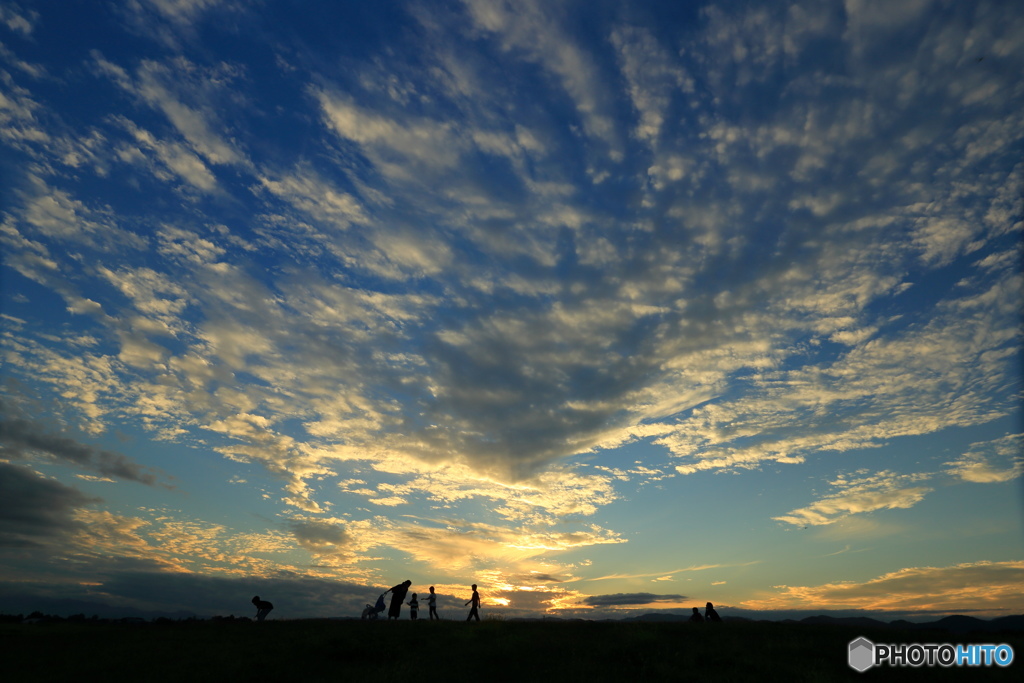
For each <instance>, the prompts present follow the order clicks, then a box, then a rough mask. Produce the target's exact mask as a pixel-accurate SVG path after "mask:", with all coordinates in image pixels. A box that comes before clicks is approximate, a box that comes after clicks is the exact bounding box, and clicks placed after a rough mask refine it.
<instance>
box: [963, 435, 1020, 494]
mask: <svg viewBox="0 0 1024 683" xmlns="http://www.w3.org/2000/svg"><path fill="white" fill-rule="evenodd" d="M946 464H947V465H949V466H950V469H948V470H947V473H949V474H951V475H953V476H955V477H959V478H960V479H962V480H964V481H969V482H975V483H978V484H995V483H1000V482H1006V481H1012V480H1013V479H1016V478H1018V477H1020V476H1021V474H1024V434H1008V435H1007V436H1004V437H1002V438H1001V439H996V440H995V441H985V442H979V443H974V444H971V448H970V449H969V450H968V451H967V452H966V453H964V454H963V455H962V456H961V457H960V458H958V459H956V460H954V461H952V462H947V463H946Z"/></svg>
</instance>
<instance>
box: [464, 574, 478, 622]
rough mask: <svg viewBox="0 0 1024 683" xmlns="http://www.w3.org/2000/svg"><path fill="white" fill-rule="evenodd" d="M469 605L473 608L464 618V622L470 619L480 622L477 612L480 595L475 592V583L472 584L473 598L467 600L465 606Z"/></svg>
mask: <svg viewBox="0 0 1024 683" xmlns="http://www.w3.org/2000/svg"><path fill="white" fill-rule="evenodd" d="M470 603H472V604H473V607H471V608H470V610H469V616H468V617H466V621H470V620H471V619H476V620H477V621H480V612H479V611H478V610H479V609H480V594H479V593H477V592H476V584H475V583H474V584H473V597H471V598H470V599H469V602H467V603H466V604H467V605H468V604H470Z"/></svg>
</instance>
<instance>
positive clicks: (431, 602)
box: [427, 586, 441, 621]
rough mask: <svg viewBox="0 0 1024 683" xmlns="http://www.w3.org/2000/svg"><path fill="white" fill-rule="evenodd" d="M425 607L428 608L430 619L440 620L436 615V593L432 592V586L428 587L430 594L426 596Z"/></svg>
mask: <svg viewBox="0 0 1024 683" xmlns="http://www.w3.org/2000/svg"><path fill="white" fill-rule="evenodd" d="M427 607H429V608H430V620H431V621H433V620H434V619H437V620H438V621H441V617H439V616H437V593H435V592H434V587H433V586H431V587H430V595H428V596H427Z"/></svg>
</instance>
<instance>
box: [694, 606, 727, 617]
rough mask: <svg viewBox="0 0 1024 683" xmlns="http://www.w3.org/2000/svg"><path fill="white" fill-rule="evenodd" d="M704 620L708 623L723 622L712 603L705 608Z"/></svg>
mask: <svg viewBox="0 0 1024 683" xmlns="http://www.w3.org/2000/svg"><path fill="white" fill-rule="evenodd" d="M694 609H697V608H696V607H694ZM704 618H705V619H706V620H707V621H721V620H722V617H720V616H718V612H716V611H715V606H714V605H712V604H711V603H710V602H709V603H708V604H707V606H706V607H705V608H704Z"/></svg>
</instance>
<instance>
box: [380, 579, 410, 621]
mask: <svg viewBox="0 0 1024 683" xmlns="http://www.w3.org/2000/svg"><path fill="white" fill-rule="evenodd" d="M411 585H412V581H408V580H407V581H403V582H402V583H400V584H398V585H397V586H392V587H391V588H389V589H387V590H386V591H384V592H385V593H391V606H390V607H389V608H388V619H398V618H399V617H401V616H402V603H403V602H405V595H406V593H408V592H409V586H411Z"/></svg>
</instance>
